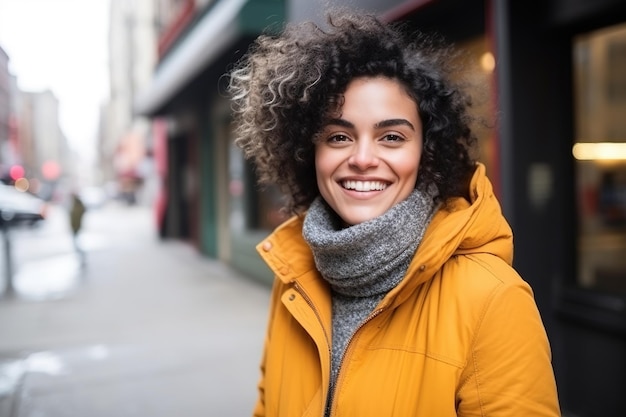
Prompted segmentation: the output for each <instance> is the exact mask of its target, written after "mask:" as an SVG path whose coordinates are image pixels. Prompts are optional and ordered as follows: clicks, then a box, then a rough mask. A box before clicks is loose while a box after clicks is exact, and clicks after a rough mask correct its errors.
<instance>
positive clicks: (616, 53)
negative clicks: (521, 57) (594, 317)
mask: <svg viewBox="0 0 626 417" xmlns="http://www.w3.org/2000/svg"><path fill="white" fill-rule="evenodd" d="M573 59H574V62H573V69H574V97H575V141H574V142H575V143H574V145H573V148H572V154H573V156H574V158H575V168H576V195H577V205H578V207H577V212H578V235H577V244H576V246H577V274H576V280H577V283H576V284H577V286H578V287H579V288H584V289H588V290H593V291H594V292H598V293H604V294H607V295H612V296H619V297H623V296H626V24H621V25H618V26H613V27H610V28H605V29H602V30H599V31H595V32H591V33H586V34H583V35H580V36H578V37H576V38H575V39H574V42H573Z"/></svg>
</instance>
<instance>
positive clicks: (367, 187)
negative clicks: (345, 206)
mask: <svg viewBox="0 0 626 417" xmlns="http://www.w3.org/2000/svg"><path fill="white" fill-rule="evenodd" d="M341 186H342V187H343V188H345V189H347V190H355V191H382V190H384V189H385V188H387V184H385V183H384V182H382V181H342V182H341Z"/></svg>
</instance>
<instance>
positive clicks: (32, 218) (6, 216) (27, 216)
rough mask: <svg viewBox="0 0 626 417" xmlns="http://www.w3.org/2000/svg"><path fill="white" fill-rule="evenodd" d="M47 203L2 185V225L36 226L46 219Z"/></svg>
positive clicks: (0, 216)
mask: <svg viewBox="0 0 626 417" xmlns="http://www.w3.org/2000/svg"><path fill="white" fill-rule="evenodd" d="M45 212H46V202H45V201H44V200H42V199H41V198H39V197H37V196H35V195H33V194H31V193H29V192H26V191H19V190H18V189H16V188H15V187H14V186H12V185H6V184H0V225H1V226H6V225H9V226H15V225H20V224H29V225H32V224H35V223H37V222H39V221H41V220H43V219H44V218H45Z"/></svg>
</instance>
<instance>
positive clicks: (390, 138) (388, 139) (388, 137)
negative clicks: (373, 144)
mask: <svg viewBox="0 0 626 417" xmlns="http://www.w3.org/2000/svg"><path fill="white" fill-rule="evenodd" d="M382 140H383V141H384V142H404V138H403V137H402V136H400V135H396V134H394V133H389V134H387V135H385V136H383V137H382Z"/></svg>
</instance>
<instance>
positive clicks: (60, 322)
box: [0, 204, 269, 417]
mask: <svg viewBox="0 0 626 417" xmlns="http://www.w3.org/2000/svg"><path fill="white" fill-rule="evenodd" d="M65 220H66V219H65V217H64V212H63V210H62V209H60V208H55V209H54V210H53V213H52V215H51V217H50V218H49V219H47V220H46V222H47V223H46V224H44V225H42V227H40V228H37V229H34V230H19V231H17V232H16V233H15V236H14V245H13V247H14V249H13V250H14V254H15V256H14V259H15V269H16V279H15V286H16V289H17V296H15V297H4V298H0V417H35V416H37V417H39V416H45V417H72V416H76V417H87V416H88V417H126V416H142V417H148V416H149V417H177V416H180V417H195V416H198V417H200V416H203V417H206V416H219V417H230V416H233V417H235V416H249V415H251V411H252V407H253V404H254V401H255V398H256V382H257V380H258V376H259V370H258V369H259V368H258V363H259V360H260V356H261V348H262V343H263V336H264V331H265V323H266V319H267V307H268V301H269V289H268V288H267V287H265V286H263V285H262V284H258V283H256V282H254V281H252V280H250V279H248V278H246V277H245V276H243V275H242V274H239V273H237V272H236V271H233V270H231V269H230V268H229V267H227V266H225V265H224V264H222V263H220V262H217V261H214V260H211V259H208V258H206V257H203V256H202V255H200V254H198V253H197V251H196V250H195V249H194V248H192V247H191V246H190V245H189V244H186V243H183V242H179V241H161V240H159V239H158V238H157V237H156V233H155V232H154V230H153V227H152V226H153V219H152V214H151V212H150V211H149V210H148V209H146V208H140V207H125V206H122V205H118V204H110V205H108V206H106V207H104V208H102V209H97V210H92V211H90V212H88V213H87V216H86V218H85V225H84V231H83V235H82V236H81V242H82V245H83V247H84V248H85V249H86V252H87V260H86V265H85V266H84V267H83V268H82V269H81V267H80V264H79V262H78V261H77V257H76V254H75V253H74V252H73V246H72V241H71V238H70V236H69V234H68V232H67V229H66V223H65Z"/></svg>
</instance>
